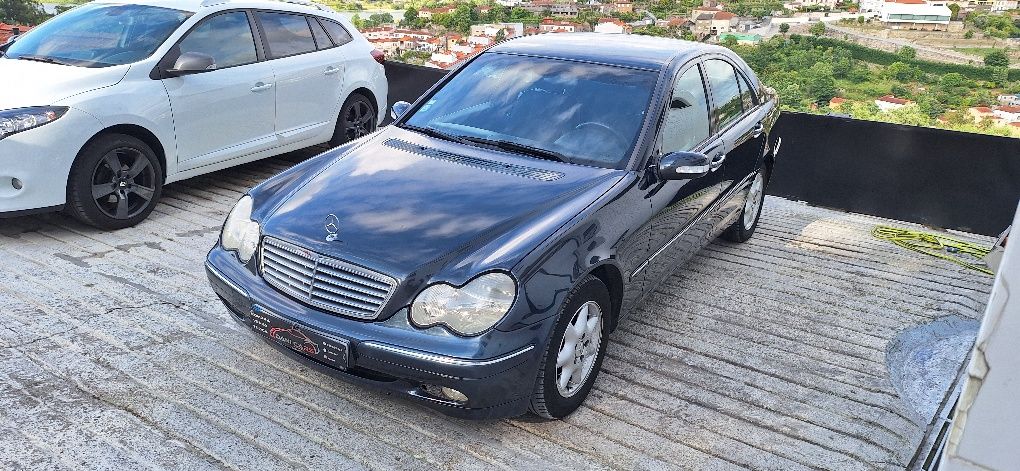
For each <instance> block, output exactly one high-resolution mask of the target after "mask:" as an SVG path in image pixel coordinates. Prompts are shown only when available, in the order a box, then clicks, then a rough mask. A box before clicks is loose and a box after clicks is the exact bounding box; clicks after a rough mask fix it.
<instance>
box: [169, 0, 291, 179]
mask: <svg viewBox="0 0 1020 471" xmlns="http://www.w3.org/2000/svg"><path fill="white" fill-rule="evenodd" d="M184 52H198V53H202V54H208V55H210V56H212V57H213V59H214V60H215V70H212V71H210V72H203V73H199V74H194V75H184V76H180V77H171V78H165V79H163V80H162V82H163V85H164V87H166V91H167V94H168V95H169V97H170V104H171V107H172V110H173V121H174V130H175V133H176V136H177V156H178V157H177V160H178V162H179V164H180V168H181V169H182V170H187V169H190V168H195V167H200V166H203V165H208V164H212V163H216V162H220V161H223V160H227V159H231V158H234V157H238V156H241V155H245V154H249V153H252V152H256V151H259V150H263V149H266V148H269V147H272V146H273V145H274V144H275V141H276V137H275V135H274V130H275V124H274V122H275V120H276V94H275V89H274V88H273V87H274V81H275V80H274V76H273V70H272V66H270V65H269V64H268V63H266V62H260V61H259V58H260V55H259V50H258V47H257V45H256V43H255V35H254V33H253V31H252V25H251V23H250V22H249V16H248V13H247V12H245V11H243V10H233V11H226V12H223V13H216V14H214V15H212V16H210V17H209V18H206V19H204V20H202V21H201V22H199V23H198V24H197V25H196V26H195V27H194V28H192V30H191V31H189V32H188V33H187V34H186V35H185V36H184V38H183V39H181V41H180V42H179V43H178V44H177V45H176V46H174V48H173V50H171V52H170V53H169V54H168V55H167V56H166V57H165V58H164V59H163V60H162V61H160V67H166V68H169V67H171V66H172V65H173V63H174V62H175V61H176V60H177V57H179V56H180V54H182V53H184ZM212 111H215V112H212Z"/></svg>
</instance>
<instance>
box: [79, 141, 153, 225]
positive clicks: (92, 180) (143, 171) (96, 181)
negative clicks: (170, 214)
mask: <svg viewBox="0 0 1020 471" xmlns="http://www.w3.org/2000/svg"><path fill="white" fill-rule="evenodd" d="M162 192H163V170H162V168H161V167H160V164H159V159H158V158H156V154H155V152H153V151H152V149H151V148H150V147H149V146H148V145H146V144H145V143H144V142H142V141H141V140H139V139H137V138H134V137H132V136H127V135H123V134H107V135H103V136H99V137H97V138H96V139H93V140H92V141H91V142H90V143H89V144H88V145H87V146H86V147H85V148H84V149H83V150H82V153H81V154H80V155H79V156H78V159H77V160H76V161H75V163H74V166H72V167H71V174H70V175H69V178H68V184H67V202H68V205H67V210H68V212H70V213H71V215H72V216H74V217H75V218H77V219H78V220H80V221H82V222H84V223H85V224H89V225H91V226H95V227H98V228H100V229H107V230H111V229H122V228H125V227H131V226H134V225H135V224H138V223H139V222H142V221H143V220H144V219H145V218H146V217H148V216H149V213H151V212H152V209H153V208H154V207H155V206H156V202H157V201H158V200H159V196H160V194H161V193H162Z"/></svg>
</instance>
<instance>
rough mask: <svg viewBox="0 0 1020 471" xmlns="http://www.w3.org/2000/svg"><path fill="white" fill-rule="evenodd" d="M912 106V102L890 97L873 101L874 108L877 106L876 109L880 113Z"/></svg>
mask: <svg viewBox="0 0 1020 471" xmlns="http://www.w3.org/2000/svg"><path fill="white" fill-rule="evenodd" d="M912 104H914V102H912V101H910V100H907V99H905V98H896V97H894V96H892V95H886V96H883V97H878V98H876V99H875V106H877V107H878V109H879V110H881V111H892V110H898V109H900V108H903V107H904V106H909V105H912Z"/></svg>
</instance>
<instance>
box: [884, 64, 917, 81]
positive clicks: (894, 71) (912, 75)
mask: <svg viewBox="0 0 1020 471" xmlns="http://www.w3.org/2000/svg"><path fill="white" fill-rule="evenodd" d="M885 75H886V76H887V77H890V78H894V79H896V80H899V81H900V82H911V81H914V80H916V79H917V77H919V76H920V75H921V71H920V69H918V68H917V67H913V66H911V65H910V64H907V63H905V62H893V63H892V64H889V66H888V67H886V68H885Z"/></svg>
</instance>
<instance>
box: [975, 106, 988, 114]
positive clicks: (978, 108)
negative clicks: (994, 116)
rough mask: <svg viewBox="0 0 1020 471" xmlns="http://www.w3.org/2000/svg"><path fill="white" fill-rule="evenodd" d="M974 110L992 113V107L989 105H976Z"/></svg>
mask: <svg viewBox="0 0 1020 471" xmlns="http://www.w3.org/2000/svg"><path fill="white" fill-rule="evenodd" d="M974 110H975V111H977V112H978V113H991V112H992V109H991V108H989V107H987V106H975V107H974Z"/></svg>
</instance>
